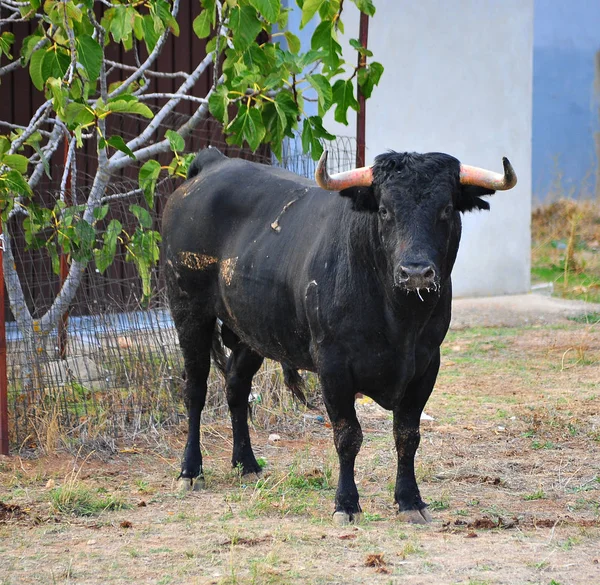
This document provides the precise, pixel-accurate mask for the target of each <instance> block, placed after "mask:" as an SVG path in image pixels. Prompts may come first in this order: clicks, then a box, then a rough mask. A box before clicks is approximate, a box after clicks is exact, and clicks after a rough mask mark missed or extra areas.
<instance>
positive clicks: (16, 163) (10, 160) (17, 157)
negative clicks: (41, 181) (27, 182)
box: [2, 154, 29, 175]
mask: <svg viewBox="0 0 600 585" xmlns="http://www.w3.org/2000/svg"><path fill="white" fill-rule="evenodd" d="M2 164H3V165H6V166H7V167H10V168H11V169H15V171H18V172H19V173H21V174H22V175H24V174H25V173H26V172H27V165H28V164H29V159H28V158H27V157H26V156H23V155H22V154H5V155H4V156H3V157H2Z"/></svg>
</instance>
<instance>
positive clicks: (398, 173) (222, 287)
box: [163, 149, 516, 522]
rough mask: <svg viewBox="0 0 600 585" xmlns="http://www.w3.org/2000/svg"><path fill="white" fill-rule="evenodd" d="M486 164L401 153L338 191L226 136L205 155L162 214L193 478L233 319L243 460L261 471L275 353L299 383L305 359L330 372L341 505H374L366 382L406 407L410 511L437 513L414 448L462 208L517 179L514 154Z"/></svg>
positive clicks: (237, 457) (233, 388)
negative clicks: (494, 166) (364, 448)
mask: <svg viewBox="0 0 600 585" xmlns="http://www.w3.org/2000/svg"><path fill="white" fill-rule="evenodd" d="M356 172H357V171H354V173H355V174H356ZM365 173H366V174H365ZM486 173H487V175H492V174H491V173H490V172H489V171H483V170H482V169H476V168H474V167H467V166H466V165H461V164H460V163H459V161H458V160H456V159H455V158H453V157H451V156H449V155H446V154H440V153H432V154H414V153H410V154H409V153H394V152H390V153H387V154H384V155H381V156H379V157H377V158H376V161H375V164H374V165H373V167H372V168H366V169H360V170H359V171H358V175H359V178H358V181H354V183H353V180H354V175H352V172H351V173H346V174H344V175H343V178H344V180H340V181H336V180H335V179H336V177H341V175H338V176H336V177H332V178H331V179H332V181H331V182H328V180H329V177H327V176H326V177H325V180H321V182H320V184H322V185H324V186H325V187H326V188H328V189H333V190H338V189H339V192H336V193H331V192H327V191H325V190H323V189H322V188H321V187H319V186H317V185H316V184H315V183H314V182H313V181H311V180H308V179H304V178H301V177H298V176H296V175H294V174H292V173H290V172H288V171H285V170H282V169H278V168H274V167H269V166H264V165H259V164H255V163H251V162H248V161H245V160H239V159H229V158H227V157H225V156H223V155H222V154H221V153H220V152H219V151H217V150H215V149H209V150H204V151H202V152H200V153H199V154H198V156H197V157H196V159H195V161H194V162H193V163H192V166H191V168H190V173H189V176H190V180H188V181H187V182H186V183H184V184H183V185H182V186H181V187H179V188H178V189H177V190H176V191H175V192H174V193H173V195H172V196H171V197H170V199H169V201H168V204H167V206H166V208H165V212H164V216H163V238H164V244H163V249H164V251H165V253H166V261H167V283H168V294H169V302H170V306H171V311H172V314H173V318H174V321H175V325H176V327H177V331H178V335H179V342H180V345H181V349H182V351H183V356H184V360H185V371H186V385H185V390H184V397H185V402H186V407H187V410H188V416H189V431H188V440H187V445H186V448H185V453H184V456H183V461H182V466H181V476H180V477H181V478H182V481H184V482H185V484H186V485H187V486H188V487H190V486H191V485H192V484H193V483H194V482H195V483H196V484H197V485H200V481H201V478H202V455H201V453H200V445H199V428H200V415H201V412H202V408H203V406H204V403H205V397H206V388H207V377H208V373H209V368H210V355H211V347H212V346H213V344H214V340H213V337H215V335H218V331H219V329H218V328H217V325H216V324H217V320H220V321H221V322H222V325H221V328H220V335H221V338H222V341H223V343H224V344H225V345H226V346H227V347H229V348H230V349H231V354H230V356H229V358H228V360H227V363H226V366H225V368H224V369H225V375H226V388H227V401H228V405H229V409H230V412H231V420H232V426H233V457H232V463H233V465H234V466H235V465H241V467H242V471H243V473H251V472H258V471H259V470H260V467H259V465H258V464H257V462H256V459H255V457H254V453H253V452H252V447H251V444H250V436H249V432H248V422H247V415H248V396H249V394H250V391H251V384H252V378H253V376H254V374H255V373H256V372H257V371H258V369H259V368H260V366H261V364H262V362H263V359H264V358H265V357H267V358H271V359H273V360H277V361H279V362H281V364H282V365H283V367H284V372H285V374H286V380H287V381H288V382H290V383H291V384H292V385H294V384H295V383H297V381H298V380H299V378H298V375H297V372H296V370H298V369H304V370H310V371H313V372H316V373H317V374H318V376H319V380H320V383H321V390H322V394H323V399H324V402H325V406H326V408H327V412H328V414H329V418H330V419H331V424H332V428H333V437H334V442H335V447H336V450H337V453H338V457H339V466H340V470H339V482H338V487H337V492H336V496H335V513H334V518H335V519H336V520H338V521H341V522H346V521H353V520H354V519H355V517H356V516H357V515H358V514H359V513H360V505H359V497H358V491H357V488H356V484H355V482H354V461H355V458H356V456H357V454H358V451H359V449H360V446H361V443H362V431H361V427H360V424H359V422H358V420H357V417H356V411H355V408H354V400H355V395H356V394H357V393H362V394H365V395H367V396H369V397H371V398H372V399H373V400H374V401H375V402H377V403H378V404H380V405H381V406H382V407H384V408H386V409H388V410H391V411H392V412H393V419H394V423H393V424H394V440H395V445H396V450H397V453H398V469H397V476H396V487H395V491H394V499H395V501H396V503H397V504H398V507H399V512H400V514H401V515H402V517H403V518H404V519H405V520H409V521H412V522H425V521H428V520H430V515H429V513H428V512H427V511H426V509H425V508H426V504H425V503H424V502H423V500H422V499H421V496H420V494H419V489H418V487H417V482H416V479H415V472H414V457H415V452H416V450H417V447H418V445H419V440H420V434H419V421H420V415H421V412H422V411H423V408H424V406H425V403H426V402H427V400H428V398H429V396H430V394H431V391H432V390H433V386H434V383H435V380H436V377H437V374H438V369H439V365H440V344H441V343H442V341H443V339H444V337H445V335H446V332H447V330H448V326H449V324H450V310H451V298H452V284H451V279H450V273H451V271H452V267H453V265H454V261H455V259H456V254H457V252H458V245H459V241H460V234H461V219H460V213H461V212H466V211H471V210H474V209H489V205H488V204H487V202H485V201H484V200H482V199H481V198H480V197H481V196H483V195H491V194H493V193H494V192H495V191H494V189H507V188H510V187H512V186H513V185H514V183H515V182H516V177H515V176H514V173H513V171H512V167H510V163H508V161H506V160H505V174H504V176H503V177H502V176H501V175H495V174H494V175H495V179H490V178H489V176H487V175H486ZM346 175H350V176H349V177H348V176H346ZM484 175H485V176H484ZM482 176H483V179H482V178H481V177H482ZM365 177H366V179H365ZM357 185H358V186H357ZM295 389H296V392H297V393H299V392H298V389H297V387H296V388H295Z"/></svg>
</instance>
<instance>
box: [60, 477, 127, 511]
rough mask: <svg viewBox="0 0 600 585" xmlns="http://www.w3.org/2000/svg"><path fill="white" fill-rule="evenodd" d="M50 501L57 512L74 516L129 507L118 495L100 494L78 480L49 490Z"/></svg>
mask: <svg viewBox="0 0 600 585" xmlns="http://www.w3.org/2000/svg"><path fill="white" fill-rule="evenodd" d="M50 502H51V504H52V507H53V508H54V509H55V510H56V511H57V512H60V513H61V514H70V515H74V516H96V515H98V514H101V513H102V512H105V511H111V510H123V509H125V508H128V507H129V506H128V505H127V504H126V503H125V502H124V501H123V500H122V499H121V498H119V497H118V496H114V495H110V496H108V497H104V496H100V495H98V492H97V491H92V490H91V489H90V488H88V487H87V486H85V485H84V484H82V483H80V482H69V483H67V484H65V485H64V486H60V487H57V488H54V489H53V490H51V492H50Z"/></svg>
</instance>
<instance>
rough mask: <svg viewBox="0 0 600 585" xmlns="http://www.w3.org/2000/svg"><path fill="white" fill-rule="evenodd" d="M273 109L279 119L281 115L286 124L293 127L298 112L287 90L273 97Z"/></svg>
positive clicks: (296, 105)
mask: <svg viewBox="0 0 600 585" xmlns="http://www.w3.org/2000/svg"><path fill="white" fill-rule="evenodd" d="M275 107H276V108H277V113H278V114H279V115H280V117H281V115H282V114H283V115H284V116H285V118H286V121H287V124H289V125H294V123H295V122H296V119H297V117H298V114H299V113H300V112H299V111H298V104H296V102H295V101H294V97H293V96H292V94H291V92H289V91H287V90H285V91H280V92H279V93H278V94H277V95H276V96H275Z"/></svg>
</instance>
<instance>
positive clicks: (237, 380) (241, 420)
mask: <svg viewBox="0 0 600 585" xmlns="http://www.w3.org/2000/svg"><path fill="white" fill-rule="evenodd" d="M223 337H224V340H226V343H227V345H228V346H229V347H230V349H231V350H232V352H231V355H230V356H229V359H228V360H227V368H226V380H227V404H228V405H229V412H230V414H231V426H232V429H233V454H232V457H231V464H232V465H233V466H234V467H237V466H241V469H242V474H246V473H258V472H259V471H260V465H259V464H258V462H257V461H256V458H255V457H254V452H253V451H252V445H251V443H250V432H249V429H248V397H249V396H250V391H251V390H252V378H253V377H254V374H256V372H258V370H259V368H260V366H261V365H262V363H263V358H262V356H260V355H258V354H257V353H255V352H253V351H252V350H251V349H250V348H249V347H248V346H246V345H244V344H243V343H241V342H240V341H239V340H237V339H236V338H235V337H234V336H233V334H231V333H230V332H227V331H223ZM227 338H229V339H227ZM232 339H233V340H234V341H235V342H234V343H231V341H230V340H232Z"/></svg>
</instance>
